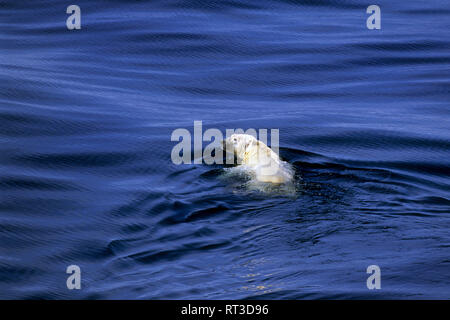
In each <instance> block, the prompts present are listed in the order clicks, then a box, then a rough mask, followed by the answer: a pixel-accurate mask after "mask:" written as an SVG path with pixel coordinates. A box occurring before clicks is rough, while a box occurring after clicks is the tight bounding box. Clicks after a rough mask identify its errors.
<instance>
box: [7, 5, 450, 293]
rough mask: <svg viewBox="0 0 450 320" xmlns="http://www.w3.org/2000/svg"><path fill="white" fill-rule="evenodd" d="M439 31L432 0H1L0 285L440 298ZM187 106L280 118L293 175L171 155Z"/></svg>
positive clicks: (448, 214)
mask: <svg viewBox="0 0 450 320" xmlns="http://www.w3.org/2000/svg"><path fill="white" fill-rule="evenodd" d="M70 4H76V5H78V6H79V7H80V8H81V29H80V30H68V29H67V27H66V19H67V18H68V17H69V14H67V13H66V8H67V6H68V5H70ZM371 4H377V5H379V6H380V8H381V29H380V30H369V29H368V28H367V27H366V19H367V18H368V17H369V16H370V15H369V14H367V13H366V8H367V7H368V6H369V5H371ZM449 30H450V4H449V2H448V1H446V0H430V1H421V0H411V1H388V0H379V1H377V2H376V3H371V2H363V1H356V0H354V1H333V0H307V1H293V0H285V1H275V0H272V1H263V0H258V1H256V0H255V1H249V0H247V1H245V0H244V1H237V0H223V1H219V0H208V1H200V0H190V1H188V0H186V1H183V0H164V1H163V0H154V1H118V0H117V1H79V0H76V1H73V3H69V2H67V1H13V0H6V1H5V0H1V1H0V197H1V199H0V200H1V201H0V298H1V299H324V298H326V299H356V298H358V299H393V298H395V299H431V298H437V299H450V232H449V229H450V102H449V98H450V32H449ZM194 121H202V123H203V130H204V131H205V130H206V129H208V128H217V129H219V130H221V131H222V132H225V130H226V129H234V128H242V129H245V130H246V129H249V128H254V129H256V130H258V129H263V128H265V129H269V130H270V129H279V132H280V156H281V157H282V158H283V159H284V160H285V161H287V162H289V163H290V164H291V165H292V166H293V168H294V169H295V189H294V190H293V192H289V193H283V190H278V191H279V192H277V190H275V189H276V187H272V188H269V189H270V190H252V189H249V188H247V186H246V183H245V179H243V178H242V177H238V176H231V177H230V176H227V175H226V170H225V169H224V166H222V165H206V164H181V165H175V164H174V163H172V161H171V150H172V148H173V147H174V146H175V145H176V143H177V142H174V141H171V134H172V132H173V131H174V130H175V129H177V128H186V129H187V130H189V131H190V132H192V133H193V125H194ZM206 144H207V143H204V145H203V147H205V146H206ZM193 152H194V151H192V153H193ZM291 191H292V190H291ZM70 265H77V266H79V267H80V269H81V289H80V290H69V289H68V288H67V286H66V280H67V278H68V277H69V276H70V275H69V274H67V273H66V269H67V267H68V266H70ZM370 265H377V266H379V267H380V270H381V289H379V290H377V289H374V290H369V289H368V288H367V286H366V280H367V278H368V277H369V276H370V274H367V272H366V270H367V267H368V266H370Z"/></svg>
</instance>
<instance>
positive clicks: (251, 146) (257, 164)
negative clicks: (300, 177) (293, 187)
mask: <svg viewBox="0 0 450 320" xmlns="http://www.w3.org/2000/svg"><path fill="white" fill-rule="evenodd" d="M222 144H223V148H224V149H225V151H226V153H228V154H234V156H235V157H236V159H237V163H238V164H242V165H244V166H246V168H248V169H250V170H251V171H252V173H254V175H255V177H256V179H257V180H258V181H261V182H271V183H276V184H280V183H285V182H289V181H292V178H293V172H292V169H291V168H290V166H289V164H288V163H286V162H284V161H282V160H281V159H280V158H279V157H278V155H277V154H276V153H275V152H274V151H273V150H272V149H270V148H269V147H268V146H267V145H266V144H264V143H263V142H261V141H259V140H257V139H256V138H255V137H253V136H252V135H249V134H238V133H235V134H232V135H231V136H230V137H228V138H226V139H225V140H223V142H222Z"/></svg>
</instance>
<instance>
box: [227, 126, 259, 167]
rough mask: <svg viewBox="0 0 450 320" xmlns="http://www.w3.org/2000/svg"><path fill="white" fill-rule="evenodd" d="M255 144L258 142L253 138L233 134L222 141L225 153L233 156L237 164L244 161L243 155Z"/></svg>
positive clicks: (246, 135)
mask: <svg viewBox="0 0 450 320" xmlns="http://www.w3.org/2000/svg"><path fill="white" fill-rule="evenodd" d="M257 144H258V140H257V139H256V138H255V137H254V136H252V135H249V134H240V133H235V134H232V135H231V136H230V137H228V138H226V139H225V140H224V141H223V148H224V149H225V151H226V152H227V153H232V154H234V155H235V156H236V158H237V160H238V162H240V161H242V160H243V159H244V155H245V153H246V152H247V151H248V150H249V148H251V147H253V146H256V145H257Z"/></svg>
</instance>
